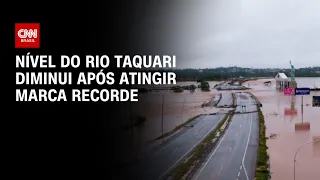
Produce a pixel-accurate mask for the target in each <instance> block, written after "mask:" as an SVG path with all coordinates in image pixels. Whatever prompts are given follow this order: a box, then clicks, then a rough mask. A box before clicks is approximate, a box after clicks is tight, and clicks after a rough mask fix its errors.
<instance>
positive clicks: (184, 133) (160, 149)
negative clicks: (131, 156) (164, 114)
mask: <svg viewBox="0 0 320 180" xmlns="http://www.w3.org/2000/svg"><path fill="white" fill-rule="evenodd" d="M199 117H200V116H199ZM219 121H220V120H219ZM204 124H206V121H205V122H202V123H201V125H202V126H201V127H200V128H199V130H200V129H201V128H202V127H203V125H204ZM196 125H197V124H196ZM191 129H194V128H193V127H192V128H189V129H188V130H187V131H186V132H184V133H182V134H181V135H180V136H179V137H177V138H176V139H175V140H173V141H171V142H170V143H168V144H167V145H165V146H164V147H163V148H161V149H160V150H159V151H157V152H155V154H158V153H160V152H161V151H163V150H164V149H166V148H167V147H168V146H169V145H170V144H171V143H173V142H175V141H177V140H178V139H180V138H181V137H183V136H184V135H186V134H188V132H189V131H190V130H191Z"/></svg>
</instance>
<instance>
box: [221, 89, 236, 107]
mask: <svg viewBox="0 0 320 180" xmlns="http://www.w3.org/2000/svg"><path fill="white" fill-rule="evenodd" d="M221 95H222V96H221V100H220V101H219V103H218V105H217V106H232V105H233V100H232V99H233V98H232V94H231V93H229V92H226V93H222V94H221Z"/></svg>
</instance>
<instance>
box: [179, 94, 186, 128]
mask: <svg viewBox="0 0 320 180" xmlns="http://www.w3.org/2000/svg"><path fill="white" fill-rule="evenodd" d="M185 102H186V98H184V101H183V104H182V109H181V114H180V117H181V124H183V117H182V113H183V108H184V103H185Z"/></svg>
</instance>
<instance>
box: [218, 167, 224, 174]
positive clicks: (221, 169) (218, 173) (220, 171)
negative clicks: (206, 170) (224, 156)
mask: <svg viewBox="0 0 320 180" xmlns="http://www.w3.org/2000/svg"><path fill="white" fill-rule="evenodd" d="M222 169H223V166H221V169H220V171H219V172H218V175H219V174H220V173H221V171H222Z"/></svg>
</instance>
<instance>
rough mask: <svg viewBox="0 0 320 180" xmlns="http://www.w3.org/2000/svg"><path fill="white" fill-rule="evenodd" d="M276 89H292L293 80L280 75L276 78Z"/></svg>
mask: <svg viewBox="0 0 320 180" xmlns="http://www.w3.org/2000/svg"><path fill="white" fill-rule="evenodd" d="M275 80H276V88H277V89H284V88H288V87H290V82H291V79H290V78H288V77H287V75H286V74H285V73H278V74H277V75H276V77H275Z"/></svg>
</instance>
